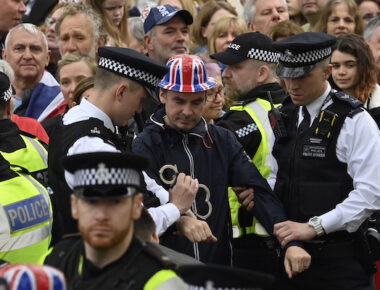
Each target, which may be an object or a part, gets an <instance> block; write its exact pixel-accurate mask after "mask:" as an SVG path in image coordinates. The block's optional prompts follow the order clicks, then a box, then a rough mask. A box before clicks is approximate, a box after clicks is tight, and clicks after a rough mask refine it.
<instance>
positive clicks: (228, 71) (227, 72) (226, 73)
mask: <svg viewBox="0 0 380 290" xmlns="http://www.w3.org/2000/svg"><path fill="white" fill-rule="evenodd" d="M230 76H231V72H230V66H229V65H227V66H226V68H225V69H224V71H223V73H222V77H223V78H229V77H230Z"/></svg>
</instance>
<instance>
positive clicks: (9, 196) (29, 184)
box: [0, 154, 53, 264]
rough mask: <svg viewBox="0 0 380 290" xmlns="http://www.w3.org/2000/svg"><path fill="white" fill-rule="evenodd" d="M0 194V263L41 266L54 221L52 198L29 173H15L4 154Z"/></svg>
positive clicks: (0, 171)
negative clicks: (0, 260) (2, 261)
mask: <svg viewBox="0 0 380 290" xmlns="http://www.w3.org/2000/svg"><path fill="white" fill-rule="evenodd" d="M0 192H1V194H0V204H1V211H0V224H1V230H0V240H1V246H0V259H2V260H4V261H7V262H9V263H34V264H37V263H42V262H43V260H42V257H44V256H45V255H46V252H47V251H48V248H49V244H50V239H51V226H52V221H53V219H52V209H51V204H50V197H49V194H48V193H47V191H46V189H45V188H44V187H43V186H42V185H41V184H40V183H39V182H38V181H37V180H35V179H34V178H33V177H32V176H30V175H29V174H28V173H25V172H23V171H14V170H12V169H11V168H10V164H9V162H8V161H6V160H5V159H4V158H3V156H2V155H1V154H0Z"/></svg>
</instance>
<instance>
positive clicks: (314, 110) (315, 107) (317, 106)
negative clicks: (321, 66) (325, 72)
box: [298, 83, 331, 125]
mask: <svg viewBox="0 0 380 290" xmlns="http://www.w3.org/2000/svg"><path fill="white" fill-rule="evenodd" d="M330 91H331V86H330V84H329V83H327V88H326V90H325V91H324V93H323V94H322V95H321V96H320V97H319V98H317V99H316V100H314V101H313V102H311V103H310V104H307V105H306V109H307V110H308V112H309V114H310V122H311V123H313V120H314V118H315V117H317V115H318V114H319V111H320V110H321V109H324V108H325V107H326V106H327V105H328V104H330V102H331V100H329V101H328V102H327V103H325V100H326V98H327V96H328V95H329V93H330ZM322 106H323V108H322ZM302 120H303V114H302V106H300V107H299V111H298V125H299V124H300V123H301V121H302Z"/></svg>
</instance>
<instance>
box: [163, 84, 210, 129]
mask: <svg viewBox="0 0 380 290" xmlns="http://www.w3.org/2000/svg"><path fill="white" fill-rule="evenodd" d="M205 98H206V96H205V92H197V93H181V92H175V91H166V92H164V91H163V90H160V100H161V103H163V104H165V110H166V118H165V123H166V124H167V125H168V126H170V127H172V128H176V129H180V130H183V131H190V130H191V129H193V128H194V127H195V126H196V125H197V124H198V122H199V121H200V119H201V117H202V114H203V111H204V108H205V105H206V100H205Z"/></svg>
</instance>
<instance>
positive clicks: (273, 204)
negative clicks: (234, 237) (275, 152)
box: [133, 108, 287, 264]
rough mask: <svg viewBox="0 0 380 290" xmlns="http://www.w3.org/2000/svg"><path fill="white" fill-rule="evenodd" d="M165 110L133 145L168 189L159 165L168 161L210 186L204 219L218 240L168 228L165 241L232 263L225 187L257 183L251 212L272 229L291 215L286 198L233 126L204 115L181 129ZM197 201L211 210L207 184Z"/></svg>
mask: <svg viewBox="0 0 380 290" xmlns="http://www.w3.org/2000/svg"><path fill="white" fill-rule="evenodd" d="M164 116H165V108H162V109H160V110H159V111H157V112H156V113H155V114H154V115H153V116H152V117H151V121H150V122H149V123H148V124H147V126H146V128H145V129H144V131H143V132H142V133H141V134H139V135H138V136H137V138H136V139H135V141H134V144H133V151H134V152H136V153H139V154H143V155H145V156H147V157H149V158H150V168H149V169H148V170H147V174H148V175H149V176H150V177H152V178H154V179H155V180H156V181H157V183H158V184H161V185H162V186H164V187H166V188H167V189H168V186H167V185H166V184H164V183H163V182H162V181H161V179H160V176H159V170H160V168H161V167H162V166H163V165H166V164H172V165H174V164H175V165H177V167H178V171H179V172H184V173H185V174H187V175H191V176H192V177H193V178H198V181H199V183H200V184H204V185H206V186H207V187H208V188H209V190H210V193H211V198H210V202H211V204H212V214H211V215H210V216H209V217H208V218H207V219H206V221H207V223H208V224H209V226H210V228H211V231H212V232H213V234H214V235H215V236H216V237H217V238H218V242H217V243H202V244H198V245H196V244H195V245H194V244H192V243H190V242H189V241H188V240H187V239H186V238H184V237H178V236H173V234H172V231H170V229H169V230H168V231H167V232H166V233H165V234H164V235H163V237H162V238H161V241H162V243H163V244H164V245H165V246H167V247H170V248H172V249H174V250H177V251H179V252H183V253H185V254H188V255H190V256H193V257H195V258H198V259H199V260H200V261H202V262H205V263H218V264H230V262H231V247H230V240H231V222H230V209H229V204H228V193H227V187H228V186H247V187H253V188H254V192H255V196H254V200H255V206H254V210H253V214H254V215H255V216H256V217H257V218H258V219H259V220H260V221H261V223H262V224H263V226H264V227H265V228H266V230H267V231H268V232H269V233H273V225H274V224H275V223H278V222H281V221H285V220H286V219H287V218H286V215H285V211H284V209H283V207H282V204H281V202H280V201H279V199H278V198H277V197H276V196H275V195H274V194H273V193H272V191H271V189H270V187H269V185H268V184H267V182H266V180H265V179H264V178H263V177H262V176H261V175H260V173H259V171H258V170H257V168H256V167H255V165H254V164H253V163H252V161H251V159H250V158H249V157H248V155H247V154H246V153H245V151H244V149H243V147H242V146H241V145H240V143H239V142H238V140H237V139H236V137H235V136H234V135H233V133H231V132H230V131H229V130H227V129H224V128H222V127H218V126H214V125H207V124H206V122H205V121H204V120H203V119H201V120H200V122H199V123H198V124H197V126H195V127H194V128H193V129H192V130H191V131H189V132H183V131H180V130H177V129H174V128H171V127H169V126H167V125H165V123H164V120H163V117H164ZM169 171H170V170H166V171H165V178H166V179H167V180H170V179H171V177H172V174H173V173H172V172H169ZM195 204H196V209H197V211H198V213H200V214H202V215H205V214H206V213H207V211H208V205H207V203H206V202H205V193H204V191H203V190H200V191H198V194H197V197H196V203H195Z"/></svg>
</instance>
